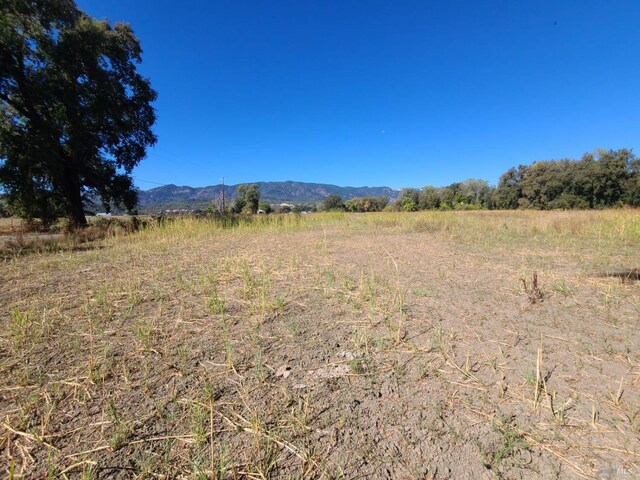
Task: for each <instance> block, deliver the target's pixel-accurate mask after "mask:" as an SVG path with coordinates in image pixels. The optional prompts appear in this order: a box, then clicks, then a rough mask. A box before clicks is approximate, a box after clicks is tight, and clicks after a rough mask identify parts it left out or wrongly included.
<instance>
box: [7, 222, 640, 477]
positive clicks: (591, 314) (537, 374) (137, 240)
mask: <svg viewBox="0 0 640 480" xmlns="http://www.w3.org/2000/svg"><path fill="white" fill-rule="evenodd" d="M93 247H94V248H92V249H84V250H81V251H77V250H72V249H71V250H64V249H62V250H60V251H58V252H48V253H44V254H42V253H37V254H31V255H20V256H16V257H13V258H8V259H7V260H5V261H4V262H3V263H1V264H0V307H1V310H0V312H1V313H0V314H1V317H0V468H1V469H2V470H1V471H2V475H3V476H7V477H9V478H42V477H50V478H348V479H355V478H380V479H383V478H407V479H410V478H424V479H429V478H433V479H446V478H455V479H466V478H468V479H481V478H486V479H492V478H505V479H520V478H562V479H564V478H607V479H631V478H640V328H639V324H640V283H639V282H638V268H640V250H639V247H640V212H637V211H625V210H620V211H608V212H469V213H463V212H456V213H439V212H438V213H424V214H375V215H357V214H354V215H315V216H314V215H312V216H309V217H308V218H300V217H294V216H285V217H276V216H273V217H271V218H270V219H263V220H261V224H260V225H258V224H254V225H245V226H239V227H237V228H236V229H231V230H229V229H224V230H223V229H220V228H217V227H216V226H215V225H213V224H211V223H207V222H206V221H202V220H200V221H195V220H194V221H192V220H184V221H183V220H178V221H176V222H173V223H170V224H167V225H165V226H163V227H155V228H150V229H147V230H145V231H142V232H139V233H137V234H133V235H129V236H123V237H117V238H115V239H107V240H103V241H100V242H96V243H95V244H94V245H93ZM534 272H535V273H536V276H537V285H535V284H534V282H533V276H534Z"/></svg>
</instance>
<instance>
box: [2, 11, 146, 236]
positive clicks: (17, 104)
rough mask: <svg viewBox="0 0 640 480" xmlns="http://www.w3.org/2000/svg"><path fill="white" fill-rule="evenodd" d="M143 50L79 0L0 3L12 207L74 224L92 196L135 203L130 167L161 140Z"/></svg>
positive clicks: (6, 169) (5, 182)
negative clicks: (143, 70)
mask: <svg viewBox="0 0 640 480" xmlns="http://www.w3.org/2000/svg"><path fill="white" fill-rule="evenodd" d="M141 53H142V50H141V48H140V43H139V41H138V39H137V38H136V37H135V35H134V32H133V31H132V29H131V28H130V27H129V26H128V25H126V24H121V23H116V24H115V25H112V24H110V23H109V22H108V21H106V20H105V21H99V20H96V19H94V18H91V17H90V16H88V15H87V14H85V13H84V12H82V11H80V10H79V9H78V7H77V6H76V5H75V3H74V1H73V0H2V1H1V2H0V187H1V189H2V190H4V194H5V197H6V199H7V201H8V203H9V205H10V206H11V208H12V209H13V211H14V212H15V213H17V214H19V215H20V216H22V217H24V218H27V219H33V218H42V219H43V220H45V221H46V220H51V219H53V218H55V217H56V216H59V215H66V216H67V217H68V219H69V222H70V226H71V227H72V228H74V227H79V226H84V225H86V218H85V213H84V208H83V204H84V202H85V201H86V199H88V198H95V197H100V198H101V199H102V202H103V204H104V205H105V206H107V205H110V204H115V205H118V206H123V207H125V208H127V209H133V208H135V206H136V203H137V194H136V191H135V189H134V188H133V182H132V179H131V176H130V174H131V171H132V169H133V168H134V167H135V166H136V165H137V164H138V163H139V162H140V161H141V160H142V159H143V158H144V156H145V154H146V148H147V147H148V146H150V145H153V144H154V143H155V141H156V137H155V136H154V134H153V132H152V130H151V127H152V125H153V124H154V122H155V112H154V109H153V107H152V102H153V101H154V100H155V99H156V92H155V91H154V90H153V89H152V88H151V85H150V83H149V81H148V80H147V79H146V78H144V77H143V76H141V75H140V74H139V73H138V72H137V65H138V64H139V62H140V61H141Z"/></svg>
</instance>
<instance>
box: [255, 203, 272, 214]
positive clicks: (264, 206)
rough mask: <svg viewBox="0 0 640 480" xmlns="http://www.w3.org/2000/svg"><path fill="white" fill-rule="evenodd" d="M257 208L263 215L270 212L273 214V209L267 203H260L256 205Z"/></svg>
mask: <svg viewBox="0 0 640 480" xmlns="http://www.w3.org/2000/svg"><path fill="white" fill-rule="evenodd" d="M258 208H259V209H260V210H262V211H263V212H264V213H271V212H273V208H272V207H271V204H270V203H267V202H260V203H259V204H258Z"/></svg>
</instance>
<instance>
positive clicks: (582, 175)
mask: <svg viewBox="0 0 640 480" xmlns="http://www.w3.org/2000/svg"><path fill="white" fill-rule="evenodd" d="M636 165H637V160H636V159H635V156H634V155H633V152H632V151H631V150H627V149H621V150H598V151H596V152H595V153H593V154H591V153H588V154H585V155H584V156H583V157H582V159H580V160H555V161H546V162H536V163H534V164H533V165H531V166H530V167H526V168H523V167H520V172H519V173H521V174H519V175H511V178H510V179H509V180H510V182H511V185H510V186H509V187H510V188H511V190H510V193H511V194H514V192H517V197H516V196H515V194H514V195H513V196H511V197H509V201H508V202H502V198H504V195H503V194H504V191H505V189H504V188H501V187H503V185H502V178H501V184H500V185H498V189H497V190H496V197H498V196H500V199H499V200H497V201H496V204H497V205H498V207H499V208H516V206H515V205H514V201H513V198H514V197H515V198H517V202H518V205H517V206H519V207H522V208H537V209H543V210H545V209H558V208H561V209H570V208H605V207H616V206H620V205H622V204H624V203H628V204H631V205H637V203H636V202H637V199H636V198H637V197H636V194H635V193H634V192H636V188H637V185H638V183H637V182H638V176H639V173H638V170H637V167H636ZM512 170H513V169H512ZM510 172H511V173H513V172H512V171H511V170H510V171H509V172H507V173H510ZM505 175H507V174H505ZM505 175H503V177H505Z"/></svg>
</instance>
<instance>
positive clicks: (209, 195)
mask: <svg viewBox="0 0 640 480" xmlns="http://www.w3.org/2000/svg"><path fill="white" fill-rule="evenodd" d="M253 183H255V184H256V185H257V186H258V188H259V189H260V200H261V201H264V202H268V203H272V204H277V203H290V204H294V205H299V204H314V203H319V202H321V201H322V200H323V199H325V198H326V197H328V196H329V195H339V196H340V197H342V199H343V200H348V199H350V198H354V197H365V196H373V197H381V196H386V197H389V198H390V199H392V200H393V199H395V198H396V197H397V196H398V193H399V192H398V190H394V189H392V188H389V187H339V186H337V185H327V184H322V183H305V182H290V181H289V182H253ZM253 183H252V184H253ZM238 186H239V185H225V186H224V195H225V198H226V200H227V202H229V203H230V202H233V199H234V198H235V196H236V191H237V189H238ZM222 188H223V187H222V185H211V186H209V187H199V188H194V187H187V186H182V187H179V186H177V185H164V186H162V187H156V188H152V189H151V190H145V191H140V192H139V200H140V209H141V210H142V211H145V212H151V211H158V210H166V209H196V208H206V207H207V206H208V205H210V204H211V202H212V201H213V200H214V199H216V198H217V197H218V196H220V195H221V193H222Z"/></svg>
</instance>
